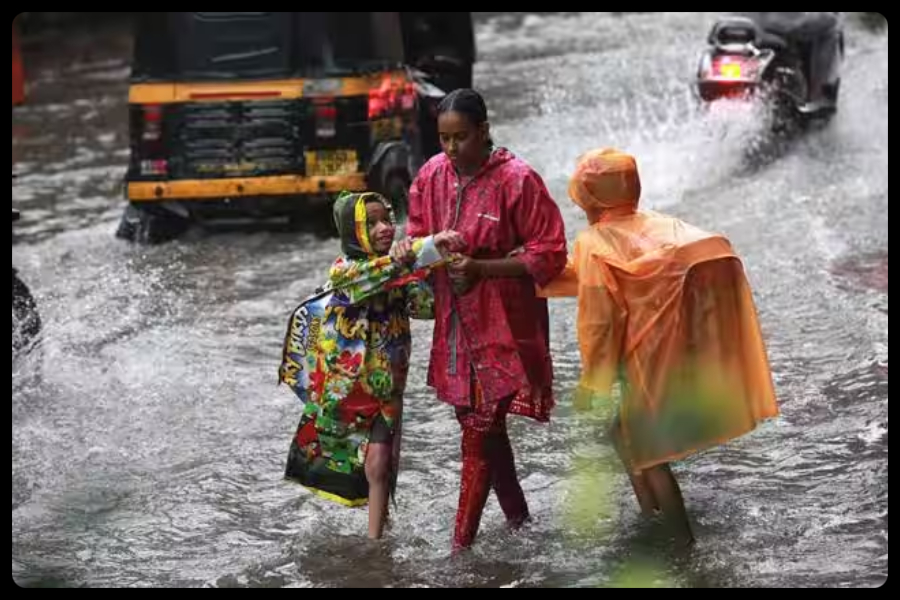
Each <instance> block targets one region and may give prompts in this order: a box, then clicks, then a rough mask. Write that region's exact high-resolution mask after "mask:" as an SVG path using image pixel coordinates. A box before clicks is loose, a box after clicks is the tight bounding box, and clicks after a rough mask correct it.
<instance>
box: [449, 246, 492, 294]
mask: <svg viewBox="0 0 900 600" xmlns="http://www.w3.org/2000/svg"><path fill="white" fill-rule="evenodd" d="M447 272H448V273H449V275H450V282H451V283H452V285H453V291H454V292H455V293H457V294H460V295H461V294H465V293H466V292H468V291H469V290H471V289H472V288H473V287H474V286H475V284H477V283H478V282H479V281H481V280H482V279H483V278H484V269H483V268H482V264H481V261H478V260H476V259H474V258H471V257H469V256H465V255H463V254H454V255H452V257H451V260H450V264H448V265H447Z"/></svg>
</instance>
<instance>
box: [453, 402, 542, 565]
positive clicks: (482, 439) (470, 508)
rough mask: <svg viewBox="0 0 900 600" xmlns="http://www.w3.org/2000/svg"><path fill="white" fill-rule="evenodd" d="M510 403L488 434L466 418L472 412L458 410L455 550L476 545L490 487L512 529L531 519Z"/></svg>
mask: <svg viewBox="0 0 900 600" xmlns="http://www.w3.org/2000/svg"><path fill="white" fill-rule="evenodd" d="M510 400H511V399H506V400H503V401H501V402H500V403H499V404H498V406H497V408H496V412H495V414H494V417H493V420H492V422H491V426H490V429H489V430H487V431H483V430H482V429H483V427H474V426H473V423H472V419H470V418H466V417H471V416H473V415H472V412H473V409H471V408H462V407H458V408H457V409H456V418H457V420H458V421H459V424H460V426H461V427H462V461H463V464H462V482H461V484H460V490H459V508H458V509H457V512H456V531H455V532H454V534H453V548H454V550H460V549H462V548H467V547H469V546H471V545H472V542H474V541H475V535H476V534H477V533H478V525H479V523H480V522H481V513H482V511H483V510H484V505H485V503H486V502H487V497H488V493H489V492H490V491H491V487H493V488H494V492H495V493H496V494H497V500H498V501H499V503H500V508H501V509H502V510H503V513H504V514H505V515H506V520H507V522H508V523H509V525H510V526H512V527H518V526H520V525H521V524H522V523H523V522H525V521H526V520H527V519H528V504H527V503H526V502H525V494H523V493H522V487H521V486H520V485H519V480H518V478H517V477H516V464H515V460H514V458H513V451H512V446H511V445H510V443H509V435H508V434H507V432H506V413H507V411H508V410H509V403H510Z"/></svg>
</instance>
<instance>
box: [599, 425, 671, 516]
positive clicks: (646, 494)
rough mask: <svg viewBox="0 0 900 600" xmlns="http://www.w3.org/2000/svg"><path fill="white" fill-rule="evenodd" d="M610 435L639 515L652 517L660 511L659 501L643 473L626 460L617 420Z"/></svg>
mask: <svg viewBox="0 0 900 600" xmlns="http://www.w3.org/2000/svg"><path fill="white" fill-rule="evenodd" d="M611 435H612V440H613V447H615V449H616V454H618V455H619V460H621V461H622V464H623V465H624V466H625V472H626V473H628V479H630V480H631V487H632V489H633V490H634V496H635V498H637V501H638V505H639V506H640V507H641V514H642V515H644V516H645V517H652V516H654V515H655V514H656V512H657V511H658V510H659V509H660V507H659V501H658V500H657V499H656V496H654V494H653V490H652V488H651V487H650V484H649V483H648V482H647V478H646V477H645V476H644V472H643V471H638V472H635V471H634V470H633V469H632V468H631V466H630V463H631V461H630V460H628V457H627V456H626V453H625V450H624V446H623V444H622V439H621V432H620V430H619V422H618V419H617V420H616V422H615V423H614V425H613V429H612V432H611Z"/></svg>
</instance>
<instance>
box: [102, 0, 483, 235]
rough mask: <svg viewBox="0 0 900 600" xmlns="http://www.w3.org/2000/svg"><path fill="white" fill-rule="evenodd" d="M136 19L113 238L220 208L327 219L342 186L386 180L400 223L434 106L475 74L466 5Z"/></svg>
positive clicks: (429, 144)
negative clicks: (125, 155) (120, 199)
mask: <svg viewBox="0 0 900 600" xmlns="http://www.w3.org/2000/svg"><path fill="white" fill-rule="evenodd" d="M135 25H136V26H135V40H134V60H133V64H132V80H131V86H130V90H129V119H130V122H129V129H130V146H131V156H130V161H129V166H128V172H127V175H126V197H127V200H128V205H127V208H126V211H125V215H124V216H123V218H122V222H121V224H120V226H119V229H118V231H117V235H118V236H119V237H123V238H127V239H132V240H136V241H142V242H154V241H162V240H165V239H170V238H172V237H174V236H176V235H178V234H179V233H180V232H181V231H183V230H184V229H185V228H186V227H187V226H188V225H189V224H190V223H191V222H194V221H205V220H213V219H218V218H229V217H240V218H246V217H250V218H253V219H267V218H272V217H276V218H285V217H286V218H288V219H289V220H295V221H302V222H318V223H321V225H322V227H323V228H325V229H328V230H330V227H329V226H328V223H329V219H330V210H328V208H329V206H330V202H331V201H332V200H333V198H334V196H335V194H336V193H337V192H339V191H341V190H345V189H346V190H351V191H358V190H364V189H372V190H377V191H380V192H381V193H383V194H385V195H386V196H387V197H389V198H390V199H391V200H392V201H393V203H394V206H395V210H396V211H397V212H398V213H400V214H399V215H398V216H399V217H400V218H401V219H402V217H403V213H404V212H405V208H406V207H405V199H406V193H407V190H408V187H409V184H410V182H411V181H412V178H413V177H414V175H415V173H416V171H417V170H418V168H419V167H420V166H421V165H422V164H423V163H424V162H425V160H427V159H428V158H429V157H430V156H432V155H433V154H434V153H436V152H438V151H439V147H438V144H437V133H436V125H435V118H434V114H435V107H436V103H437V102H439V101H440V98H442V97H443V96H444V94H445V93H446V92H449V91H451V90H452V89H454V88H456V87H463V86H470V85H471V79H472V64H473V62H474V60H475V48H474V46H475V44H474V35H473V31H472V21H471V15H470V13H396V12H357V13H349V12H348V13H325V12H319V13H303V12H270V13H266V12H258V13H248V12H227V13H223V12H213V13H211V12H169V13H141V14H140V15H139V16H137V17H136V20H135ZM439 86H443V87H444V88H446V89H441V87H439ZM317 220H318V221H317Z"/></svg>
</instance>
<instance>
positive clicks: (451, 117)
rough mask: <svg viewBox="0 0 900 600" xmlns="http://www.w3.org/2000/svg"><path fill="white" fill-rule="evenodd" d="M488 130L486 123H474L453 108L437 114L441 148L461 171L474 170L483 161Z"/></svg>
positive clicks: (469, 171) (468, 171)
mask: <svg viewBox="0 0 900 600" xmlns="http://www.w3.org/2000/svg"><path fill="white" fill-rule="evenodd" d="M488 130H489V128H488V124H487V123H482V124H481V125H475V124H474V123H473V122H472V120H471V119H470V118H469V117H467V116H466V115H464V114H462V113H458V112H456V111H453V110H450V111H447V112H445V113H441V114H440V115H439V116H438V135H439V136H440V140H441V149H442V150H443V151H444V154H446V155H447V158H449V159H450V162H452V163H453V166H454V167H456V168H457V170H459V171H461V172H463V173H471V172H474V171H476V170H477V169H478V168H479V167H481V164H482V163H483V162H484V157H485V149H486V148H487V143H488Z"/></svg>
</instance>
